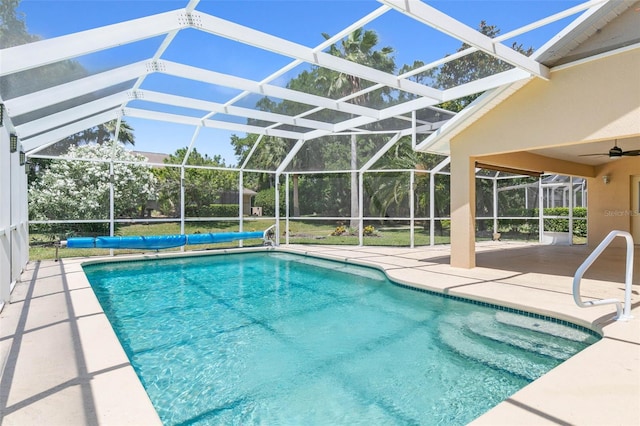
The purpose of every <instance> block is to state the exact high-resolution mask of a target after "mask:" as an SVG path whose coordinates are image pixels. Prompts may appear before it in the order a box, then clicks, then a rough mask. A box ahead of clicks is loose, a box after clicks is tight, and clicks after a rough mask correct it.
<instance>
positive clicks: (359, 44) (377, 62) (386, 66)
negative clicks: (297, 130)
mask: <svg viewBox="0 0 640 426" xmlns="http://www.w3.org/2000/svg"><path fill="white" fill-rule="evenodd" d="M323 36H324V38H325V39H329V38H330V36H329V35H328V34H323ZM377 44H378V35H377V34H376V32H375V31H372V30H366V31H364V30H363V29H362V28H358V29H357V30H355V31H353V32H351V33H350V34H349V35H348V36H347V38H345V39H344V40H342V42H341V44H340V46H338V45H336V44H333V45H331V47H330V48H329V53H330V54H332V55H334V56H338V57H340V58H343V59H346V60H348V61H351V62H355V63H357V64H361V65H366V66H368V67H371V68H375V69H377V70H380V71H384V72H388V73H391V72H393V71H394V70H395V68H396V65H395V61H394V59H393V56H392V54H393V48H391V47H388V46H387V47H383V48H382V49H380V50H373V49H374V47H375V46H376V45H377ZM322 71H323V72H321V73H320V77H319V80H320V81H324V82H326V83H328V85H329V87H328V94H329V95H334V96H336V97H338V98H342V97H345V96H348V95H352V94H354V93H357V92H359V91H361V90H362V89H365V88H366V87H367V86H369V85H370V84H371V83H370V82H366V81H364V80H362V79H361V78H360V77H357V76H354V75H349V74H346V73H337V72H335V71H331V70H325V69H323V70H322ZM385 93H386V94H388V89H383V90H382V91H375V92H367V93H365V94H363V95H360V96H357V97H356V98H354V99H353V102H354V103H355V104H356V105H369V106H374V105H375V104H381V103H383V102H384V97H383V95H384V94H385ZM357 155H358V146H357V138H356V135H355V134H354V135H352V136H351V151H350V158H351V170H352V172H351V224H350V226H351V227H352V228H355V227H357V223H358V222H357V221H356V219H355V218H356V217H357V216H358V191H357V188H358V174H357V172H355V170H357V168H358V160H357Z"/></svg>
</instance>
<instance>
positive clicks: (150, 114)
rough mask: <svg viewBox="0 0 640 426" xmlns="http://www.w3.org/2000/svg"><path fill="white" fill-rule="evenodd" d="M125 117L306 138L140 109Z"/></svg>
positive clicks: (288, 133)
mask: <svg viewBox="0 0 640 426" xmlns="http://www.w3.org/2000/svg"><path fill="white" fill-rule="evenodd" d="M123 115H124V116H126V117H136V118H144V119H147V120H157V121H166V122H169V123H177V124H185V125H188V126H203V127H209V128H213V129H223V130H230V131H235V132H244V133H256V134H264V135H266V136H276V137H280V138H285V139H300V138H302V137H304V135H303V134H302V133H298V132H290V131H287V130H278V129H265V128H263V127H258V126H251V125H248V124H238V123H229V122H225V121H217V120H202V119H201V118H198V117H189V116H186V115H178V114H169V113H166V112H157V111H148V110H144V109H138V108H124V110H123Z"/></svg>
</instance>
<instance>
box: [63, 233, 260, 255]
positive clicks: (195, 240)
mask: <svg viewBox="0 0 640 426" xmlns="http://www.w3.org/2000/svg"><path fill="white" fill-rule="evenodd" d="M267 231H268V230H267ZM267 231H255V232H219V233H209V234H177V235H149V236H129V237H75V238H69V239H67V242H66V243H67V244H66V246H67V248H103V249H153V250H157V249H164V248H172V247H180V246H184V245H187V244H215V243H227V242H231V241H237V240H247V239H252V238H261V239H266V238H267V237H268V235H267Z"/></svg>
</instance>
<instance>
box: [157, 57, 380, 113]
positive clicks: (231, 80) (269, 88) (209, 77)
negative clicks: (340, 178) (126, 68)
mask: <svg viewBox="0 0 640 426" xmlns="http://www.w3.org/2000/svg"><path fill="white" fill-rule="evenodd" d="M158 72H162V73H164V74H169V75H173V76H176V77H182V78H187V79H190V80H197V81H202V82H205V83H211V84H216V85H220V86H225V87H231V88H234V89H238V90H247V91H250V92H252V93H258V94H262V95H264V96H274V97H276V98H280V99H286V100H290V101H294V102H300V103H303V104H307V105H313V106H319V107H323V108H327V109H332V110H335V111H342V112H346V113H349V114H357V115H365V116H368V117H371V118H375V119H378V116H379V113H378V111H377V110H375V109H373V108H366V107H363V106H359V105H355V104H351V103H347V102H339V101H335V100H333V99H329V98H325V97H322V96H317V95H311V94H308V93H303V92H299V91H297V90H291V89H287V88H284V87H278V86H273V85H269V84H260V83H258V82H256V81H253V80H248V79H245V78H241V77H236V76H233V75H228V74H222V73H219V72H215V71H210V70H206V69H202V68H196V67H192V66H190V65H183V64H179V63H177V62H171V61H164V60H161V61H158Z"/></svg>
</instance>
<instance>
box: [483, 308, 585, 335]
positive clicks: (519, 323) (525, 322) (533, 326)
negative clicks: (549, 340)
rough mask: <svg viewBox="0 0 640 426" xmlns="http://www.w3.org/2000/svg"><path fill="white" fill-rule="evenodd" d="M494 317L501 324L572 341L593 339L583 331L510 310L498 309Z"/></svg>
mask: <svg viewBox="0 0 640 426" xmlns="http://www.w3.org/2000/svg"><path fill="white" fill-rule="evenodd" d="M495 319H496V321H497V322H499V323H501V324H507V325H509V326H512V327H518V328H523V329H526V330H531V331H535V332H537V333H543V335H552V336H555V337H560V338H563V339H569V340H573V341H574V342H581V343H591V342H593V340H594V337H593V336H592V335H591V334H589V333H585V332H584V331H581V330H578V329H575V328H570V327H567V326H564V325H561V324H556V323H553V322H549V321H543V320H540V319H537V318H533V317H527V316H524V315H519V314H513V313H510V312H504V311H498V312H496V315H495Z"/></svg>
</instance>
